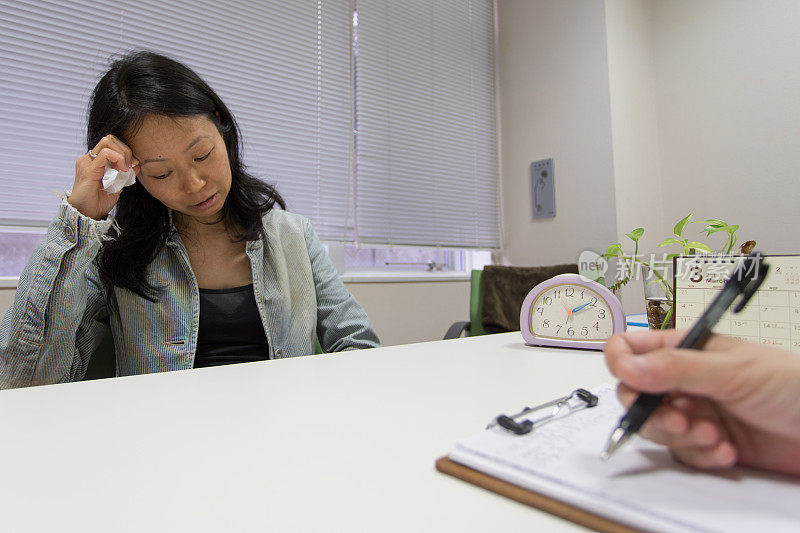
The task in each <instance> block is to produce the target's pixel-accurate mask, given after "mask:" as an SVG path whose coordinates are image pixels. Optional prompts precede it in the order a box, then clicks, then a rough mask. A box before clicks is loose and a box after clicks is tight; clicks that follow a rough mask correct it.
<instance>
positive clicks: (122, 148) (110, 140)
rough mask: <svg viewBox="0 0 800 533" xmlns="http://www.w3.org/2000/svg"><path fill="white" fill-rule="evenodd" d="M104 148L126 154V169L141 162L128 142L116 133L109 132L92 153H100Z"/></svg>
mask: <svg viewBox="0 0 800 533" xmlns="http://www.w3.org/2000/svg"><path fill="white" fill-rule="evenodd" d="M103 148H111V149H112V150H114V151H115V152H118V153H120V154H122V155H123V156H124V158H125V169H124V170H128V169H129V168H131V167H133V166H137V165H138V164H139V161H138V160H137V159H136V158H135V157H134V155H133V151H132V150H131V148H130V147H129V146H128V145H127V144H125V143H124V142H122V141H121V140H119V139H118V138H117V137H116V136H115V135H110V134H109V135H106V136H105V137H103V138H102V139H100V142H98V143H97V144H96V145H95V147H94V148H93V149H92V153H94V154H98V155H99V154H100V152H101V151H102V150H103ZM117 170H119V169H117Z"/></svg>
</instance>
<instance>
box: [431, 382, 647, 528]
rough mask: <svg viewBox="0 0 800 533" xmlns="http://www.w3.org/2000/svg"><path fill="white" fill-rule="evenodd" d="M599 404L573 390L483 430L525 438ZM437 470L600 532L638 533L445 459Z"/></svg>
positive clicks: (503, 417) (585, 392)
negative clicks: (499, 430)
mask: <svg viewBox="0 0 800 533" xmlns="http://www.w3.org/2000/svg"><path fill="white" fill-rule="evenodd" d="M598 401H599V398H598V396H597V395H595V394H593V393H591V392H589V391H588V390H586V389H575V390H574V391H572V392H571V393H570V394H568V395H567V396H562V397H560V398H556V399H555V400H553V401H550V402H546V403H543V404H541V405H538V406H536V407H525V408H524V409H522V410H521V411H520V412H519V413H516V414H513V415H499V416H497V417H496V418H495V419H494V420H492V422H490V423H489V424H488V426H487V427H486V429H487V430H488V429H491V428H493V427H496V426H499V427H502V428H503V429H504V430H506V431H508V432H510V433H512V434H514V435H527V434H529V433H532V432H533V431H535V430H536V429H537V428H539V427H542V426H543V425H545V424H547V423H549V422H553V421H556V420H557V419H558V418H559V417H563V416H569V415H571V414H573V413H575V412H578V411H580V410H582V409H591V408H593V407H596V406H597V404H598ZM436 470H438V471H439V472H442V473H444V474H448V475H451V476H453V477H456V478H458V479H461V480H463V481H466V482H468V483H472V484H473V485H477V486H478V487H481V488H483V489H486V490H489V491H492V492H494V493H497V494H500V495H502V496H505V497H507V498H511V499H512V500H515V501H518V502H520V503H524V504H525V505H530V506H531V507H535V508H537V509H541V510H542V511H545V512H548V513H550V514H552V515H555V516H558V517H560V518H564V519H566V520H569V521H570V522H574V523H576V524H578V525H581V526H586V527H590V528H592V529H595V530H597V531H601V532H603V533H633V532H638V531H640V530H638V529H633V528H631V527H628V526H626V525H623V524H620V523H618V522H614V521H612V520H609V519H608V518H605V517H603V516H600V515H597V514H594V513H591V512H588V511H586V510H584V509H580V508H578V507H575V506H573V505H569V504H567V503H564V502H562V501H559V500H557V499H554V498H551V497H549V496H546V495H544V494H541V493H539V492H535V491H532V490H529V489H526V488H523V487H520V486H518V485H514V484H513V483H509V482H507V481H504V480H502V479H498V478H496V477H494V476H491V475H489V474H486V473H484V472H480V471H478V470H475V469H473V468H470V467H468V466H464V465H462V464H459V463H457V462H455V461H453V460H451V459H450V458H449V457H448V456H444V457H440V458H439V459H438V460H437V461H436Z"/></svg>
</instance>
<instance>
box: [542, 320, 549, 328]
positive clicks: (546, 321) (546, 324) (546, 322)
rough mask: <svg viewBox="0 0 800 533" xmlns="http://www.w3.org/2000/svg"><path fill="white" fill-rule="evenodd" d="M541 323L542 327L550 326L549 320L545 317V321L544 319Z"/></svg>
mask: <svg viewBox="0 0 800 533" xmlns="http://www.w3.org/2000/svg"><path fill="white" fill-rule="evenodd" d="M542 325H543V326H544V327H546V328H549V327H550V321H549V320H547V319H545V321H544V322H542Z"/></svg>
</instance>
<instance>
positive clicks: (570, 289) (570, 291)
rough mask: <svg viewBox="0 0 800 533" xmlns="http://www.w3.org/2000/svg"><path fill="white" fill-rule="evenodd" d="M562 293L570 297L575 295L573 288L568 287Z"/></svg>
mask: <svg viewBox="0 0 800 533" xmlns="http://www.w3.org/2000/svg"><path fill="white" fill-rule="evenodd" d="M564 294H566V295H567V298H572V297H573V296H575V289H572V288H569V289H565V290H564Z"/></svg>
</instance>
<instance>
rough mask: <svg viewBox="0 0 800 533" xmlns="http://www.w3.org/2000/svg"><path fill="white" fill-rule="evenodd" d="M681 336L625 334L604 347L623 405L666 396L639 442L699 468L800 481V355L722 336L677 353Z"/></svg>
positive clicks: (675, 332) (641, 433) (647, 333)
mask: <svg viewBox="0 0 800 533" xmlns="http://www.w3.org/2000/svg"><path fill="white" fill-rule="evenodd" d="M684 333H685V332H683V331H676V330H671V331H663V332H661V331H637V332H630V333H625V334H621V335H615V336H614V337H612V338H611V339H610V340H609V341H608V344H607V345H606V348H605V357H606V363H607V364H608V367H609V369H610V370H611V372H612V373H613V374H614V375H615V376H617V377H618V378H619V379H620V384H619V386H618V388H617V396H619V399H620V401H621V402H622V403H623V404H624V405H626V406H630V405H632V404H633V402H634V401H635V400H636V398H637V396H638V395H639V392H650V393H659V392H663V391H669V395H668V396H667V401H665V402H664V403H663V404H662V405H661V406H660V407H659V408H658V410H656V411H655V412H654V413H653V414H652V416H650V417H649V418H648V419H647V423H646V424H645V425H644V426H643V427H642V429H641V430H640V431H639V433H638V434H639V436H641V437H643V438H646V439H649V440H652V441H654V442H657V443H659V444H663V445H666V446H668V447H669V449H670V452H671V453H672V455H673V456H674V457H675V458H676V459H678V460H679V461H681V462H683V463H686V464H688V465H691V466H694V467H697V468H705V469H714V468H726V467H730V466H733V465H734V464H741V465H746V466H751V467H756V468H761V469H767V470H775V471H778V472H784V473H787V474H794V475H800V354H793V353H789V352H785V351H782V350H776V349H774V348H766V347H764V346H761V345H758V344H751V343H748V342H743V341H738V340H735V339H731V338H728V337H722V336H719V335H712V336H711V338H710V339H709V340H708V342H707V343H706V345H705V348H704V349H703V350H702V351H700V350H688V349H680V348H677V346H678V344H679V343H680V341H681V340H682V339H683V336H684Z"/></svg>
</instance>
